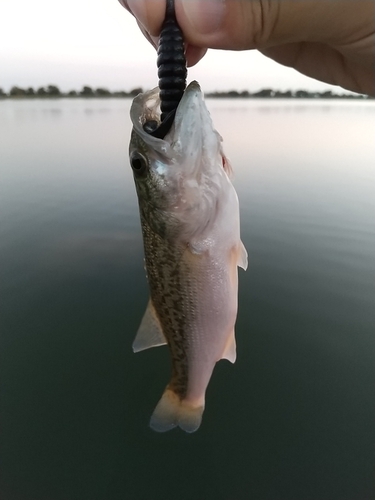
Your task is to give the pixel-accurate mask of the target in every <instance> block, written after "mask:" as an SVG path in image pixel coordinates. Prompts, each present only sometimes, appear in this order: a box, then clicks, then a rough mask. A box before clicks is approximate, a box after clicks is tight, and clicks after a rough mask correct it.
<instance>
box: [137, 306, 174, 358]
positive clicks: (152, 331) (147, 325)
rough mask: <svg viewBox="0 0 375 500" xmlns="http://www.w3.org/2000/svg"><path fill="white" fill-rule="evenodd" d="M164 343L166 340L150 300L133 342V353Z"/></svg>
mask: <svg viewBox="0 0 375 500" xmlns="http://www.w3.org/2000/svg"><path fill="white" fill-rule="evenodd" d="M166 343H167V340H166V338H165V335H164V333H163V330H162V328H161V325H160V322H159V319H158V317H157V315H156V311H155V308H154V306H153V304H152V302H151V299H150V300H149V301H148V304H147V309H146V312H145V314H144V316H143V319H142V321H141V324H140V326H139V328H138V331H137V335H136V336H135V339H134V342H133V351H134V352H139V351H144V350H145V349H149V348H151V347H157V346H159V345H164V344H166Z"/></svg>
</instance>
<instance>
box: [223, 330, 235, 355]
mask: <svg viewBox="0 0 375 500" xmlns="http://www.w3.org/2000/svg"><path fill="white" fill-rule="evenodd" d="M236 356H237V353H236V339H235V337H234V330H233V331H232V333H231V334H230V335H229V337H228V341H227V344H226V346H225V349H224V352H223V355H222V356H221V359H227V360H228V361H230V362H231V363H234V362H235V361H236Z"/></svg>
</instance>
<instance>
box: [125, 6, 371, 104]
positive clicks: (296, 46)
mask: <svg viewBox="0 0 375 500" xmlns="http://www.w3.org/2000/svg"><path fill="white" fill-rule="evenodd" d="M119 1H120V3H121V4H122V5H123V6H124V7H125V8H126V9H128V10H129V11H130V12H131V13H132V14H133V15H134V16H135V17H136V19H137V21H138V24H139V26H140V28H141V30H142V31H143V33H144V34H145V36H146V37H147V38H148V40H149V41H150V42H151V43H152V44H153V45H154V46H155V47H156V46H157V40H158V36H159V33H160V29H161V25H162V23H163V20H164V16H165V9H166V0H119ZM175 10H176V17H177V20H178V23H179V25H180V27H181V29H182V32H183V34H184V38H185V42H186V58H187V62H188V65H189V66H193V65H194V64H196V63H197V62H198V61H199V60H200V59H201V58H202V57H203V56H204V54H205V53H206V51H207V48H213V49H227V50H245V49H258V50H259V51H261V52H262V53H263V54H264V55H266V56H267V57H270V58H271V59H273V60H274V61H276V62H278V63H280V64H283V65H285V66H289V67H291V68H294V69H296V70H297V71H299V72H300V73H303V74H305V75H307V76H310V77H312V78H315V79H317V80H320V81H323V82H326V83H330V84H333V85H340V86H341V87H343V88H346V89H348V90H352V91H354V92H359V93H365V94H370V95H375V1H374V0H340V1H339V0H271V1H269V0H175Z"/></svg>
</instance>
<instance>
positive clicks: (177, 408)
mask: <svg viewBox="0 0 375 500" xmlns="http://www.w3.org/2000/svg"><path fill="white" fill-rule="evenodd" d="M203 410H204V406H194V405H192V404H191V403H188V402H187V401H185V400H183V399H182V400H181V399H180V397H179V396H178V395H177V394H176V393H175V392H174V391H172V390H171V389H169V388H167V389H166V390H165V392H164V394H163V396H162V397H161V399H160V401H159V403H158V404H157V405H156V408H155V410H154V413H153V414H152V416H151V420H150V427H151V428H152V429H154V431H157V432H166V431H170V430H171V429H173V428H174V427H177V426H179V427H181V429H183V430H184V431H185V432H195V431H196V430H197V429H198V428H199V426H200V424H201V421H202V414H203Z"/></svg>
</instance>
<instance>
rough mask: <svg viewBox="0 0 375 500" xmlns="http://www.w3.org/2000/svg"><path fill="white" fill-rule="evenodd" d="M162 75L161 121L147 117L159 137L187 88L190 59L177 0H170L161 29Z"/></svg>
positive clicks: (147, 125) (146, 126)
mask: <svg viewBox="0 0 375 500" xmlns="http://www.w3.org/2000/svg"><path fill="white" fill-rule="evenodd" d="M157 66H158V77H159V89H160V94H159V96H160V110H161V117H160V120H161V122H160V124H158V122H157V121H154V120H152V121H147V122H146V123H145V124H144V126H143V128H144V130H145V131H146V132H147V133H149V134H150V135H152V136H153V137H158V138H159V139H164V137H165V136H166V135H167V133H168V132H169V130H170V128H171V126H172V123H173V120H174V116H175V114H176V109H177V106H178V104H179V102H180V100H181V98H182V96H183V94H184V91H185V88H186V76H187V70H186V59H185V47H184V38H183V36H182V31H181V29H180V27H179V25H178V23H177V19H176V14H175V8H174V0H167V9H166V13H165V19H164V23H163V26H162V29H161V33H160V41H159V48H158V59H157Z"/></svg>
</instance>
